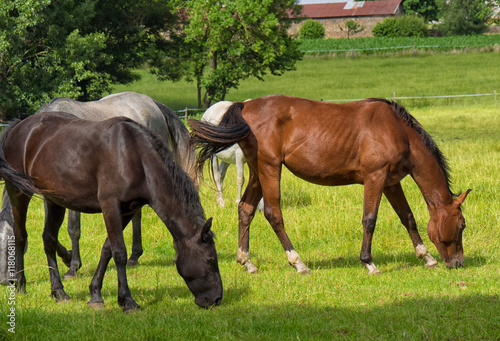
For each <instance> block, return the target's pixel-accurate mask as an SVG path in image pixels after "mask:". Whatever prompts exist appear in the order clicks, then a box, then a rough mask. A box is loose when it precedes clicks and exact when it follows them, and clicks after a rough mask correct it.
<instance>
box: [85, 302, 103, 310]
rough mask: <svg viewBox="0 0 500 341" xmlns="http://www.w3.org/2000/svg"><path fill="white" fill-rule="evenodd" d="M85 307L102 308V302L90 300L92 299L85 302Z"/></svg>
mask: <svg viewBox="0 0 500 341" xmlns="http://www.w3.org/2000/svg"><path fill="white" fill-rule="evenodd" d="M87 307H89V308H93V309H102V308H104V302H92V301H88V302H87Z"/></svg>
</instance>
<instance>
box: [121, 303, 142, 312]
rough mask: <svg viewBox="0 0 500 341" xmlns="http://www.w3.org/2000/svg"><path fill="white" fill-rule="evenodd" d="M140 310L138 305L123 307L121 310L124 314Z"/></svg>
mask: <svg viewBox="0 0 500 341" xmlns="http://www.w3.org/2000/svg"><path fill="white" fill-rule="evenodd" d="M140 310H141V307H140V306H139V305H135V306H131V307H124V308H123V312H124V313H125V314H132V313H135V312H136V311H140Z"/></svg>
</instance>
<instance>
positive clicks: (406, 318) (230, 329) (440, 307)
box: [0, 288, 500, 340]
mask: <svg viewBox="0 0 500 341" xmlns="http://www.w3.org/2000/svg"><path fill="white" fill-rule="evenodd" d="M171 290H173V291H174V292H175V293H176V294H182V293H183V292H184V290H182V289H180V288H173V289H170V290H166V289H161V290H160V291H153V292H149V291H147V290H146V291H144V292H141V294H144V295H152V296H154V297H155V298H153V299H152V300H150V301H148V302H147V303H145V304H144V303H143V307H142V311H140V312H136V313H133V314H131V315H127V314H123V313H121V312H120V311H119V310H118V309H117V310H112V311H110V310H94V309H90V308H89V309H87V308H84V309H82V310H80V311H75V312H74V313H72V314H68V312H60V311H51V310H49V309H26V310H23V311H22V312H18V315H17V320H16V328H17V332H18V334H21V335H22V337H23V339H51V340H59V339H61V340H62V339H64V340H67V339H73V338H79V339H89V340H90V339H99V340H106V339H109V340H122V339H130V340H135V339H140V340H150V339H151V340H153V339H169V340H178V339H182V340H201V339H204V340H208V339H218V340H251V339H258V340H291V339H298V340H325V339H327V340H337V339H349V340H360V339H376V340H387V339H391V340H401V339H407V340H441V339H442V340H470V339H477V340H479V339H486V340H498V338H499V334H498V326H499V325H500V315H499V314H497V313H496V310H495V308H494V307H498V305H499V304H500V299H499V297H498V296H495V295H470V296H460V297H458V298H449V297H435V298H426V299H419V298H415V297H401V298H400V299H398V300H396V301H393V302H391V303H389V304H369V305H357V306H352V307H349V306H342V307H336V306H326V305H321V304H303V303H300V302H297V301H287V302H282V303H275V304H271V303H257V304H245V305H242V304H240V303H238V302H237V301H231V300H224V301H223V304H222V305H221V306H220V307H217V308H215V309H210V310H208V311H205V310H203V309H198V308H196V307H194V303H193V304H187V303H186V304H184V303H182V304H176V305H173V306H172V305H169V304H166V305H165V306H162V305H155V304H154V303H155V302H156V301H155V300H158V301H160V300H165V296H166V297H169V295H170V294H171ZM243 291H244V289H243ZM21 335H10V333H8V332H7V328H5V327H4V328H1V329H0V339H2V340H3V339H10V337H11V336H12V339H13V337H14V336H21Z"/></svg>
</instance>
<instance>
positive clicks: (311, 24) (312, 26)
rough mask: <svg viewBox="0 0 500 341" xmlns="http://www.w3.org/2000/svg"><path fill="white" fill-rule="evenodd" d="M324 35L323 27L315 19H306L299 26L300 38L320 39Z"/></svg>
mask: <svg viewBox="0 0 500 341" xmlns="http://www.w3.org/2000/svg"><path fill="white" fill-rule="evenodd" d="M324 36H325V28H324V27H323V25H322V24H321V23H320V22H319V21H316V20H313V19H307V20H306V21H305V22H304V24H302V26H301V27H300V30H299V38H300V39H321V38H323V37H324Z"/></svg>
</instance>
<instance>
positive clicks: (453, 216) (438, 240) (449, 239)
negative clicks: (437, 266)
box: [427, 189, 470, 268]
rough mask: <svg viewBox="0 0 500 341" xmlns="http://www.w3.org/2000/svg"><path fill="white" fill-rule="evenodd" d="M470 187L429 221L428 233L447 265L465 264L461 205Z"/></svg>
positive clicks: (453, 266)
mask: <svg viewBox="0 0 500 341" xmlns="http://www.w3.org/2000/svg"><path fill="white" fill-rule="evenodd" d="M469 192H470V189H469V190H467V191H466V192H464V193H462V194H461V195H460V196H459V197H458V198H456V199H453V203H452V204H451V205H448V206H446V207H444V208H443V209H442V210H439V211H438V212H437V213H436V217H435V219H431V220H430V221H429V226H428V227H427V234H428V235H429V238H430V240H431V241H432V242H433V243H434V245H436V248H437V249H438V251H439V254H440V255H441V257H442V258H443V260H444V262H445V264H446V267H448V268H457V267H460V266H463V265H464V250H463V247H462V233H463V231H464V229H465V219H464V216H463V215H462V211H461V209H460V205H461V204H462V203H463V202H464V200H465V198H466V197H467V194H469Z"/></svg>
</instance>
